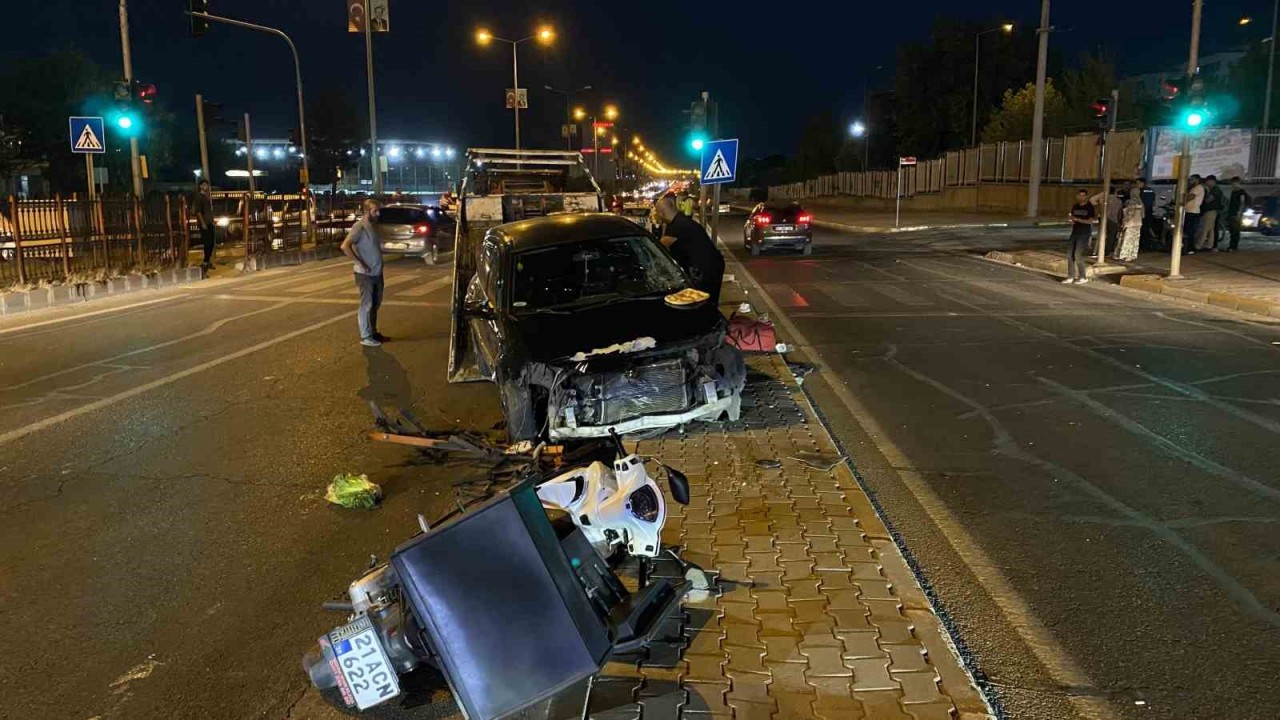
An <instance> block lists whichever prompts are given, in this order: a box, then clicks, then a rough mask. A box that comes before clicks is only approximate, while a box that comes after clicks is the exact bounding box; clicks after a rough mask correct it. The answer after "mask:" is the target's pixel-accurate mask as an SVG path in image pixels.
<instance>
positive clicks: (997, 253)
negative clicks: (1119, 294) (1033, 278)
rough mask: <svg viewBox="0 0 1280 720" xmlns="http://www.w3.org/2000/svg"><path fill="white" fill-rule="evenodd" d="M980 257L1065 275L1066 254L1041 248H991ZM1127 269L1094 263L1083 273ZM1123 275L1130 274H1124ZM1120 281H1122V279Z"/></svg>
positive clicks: (1116, 272)
mask: <svg viewBox="0 0 1280 720" xmlns="http://www.w3.org/2000/svg"><path fill="white" fill-rule="evenodd" d="M982 257H983V259H984V260H988V261H990V262H996V263H1000V264H1001V265H1010V266H1012V267H1020V268H1024V269H1027V270H1036V271H1038V272H1042V273H1047V274H1049V275H1053V276H1055V277H1066V276H1067V257H1066V255H1058V254H1056V253H1050V252H1046V251H1043V250H1018V251H1015V252H1005V251H1004V250H992V251H991V252H989V253H987V254H986V255H983V256H982ZM1128 271H1129V268H1128V267H1126V266H1124V265H1106V266H1103V267H1101V268H1099V267H1097V266H1095V265H1086V266H1085V271H1084V274H1085V277H1087V278H1096V277H1102V276H1105V275H1120V274H1122V273H1127V272H1128ZM1123 277H1130V276H1129V275H1124V276H1123ZM1121 282H1122V283H1123V280H1122V281H1121Z"/></svg>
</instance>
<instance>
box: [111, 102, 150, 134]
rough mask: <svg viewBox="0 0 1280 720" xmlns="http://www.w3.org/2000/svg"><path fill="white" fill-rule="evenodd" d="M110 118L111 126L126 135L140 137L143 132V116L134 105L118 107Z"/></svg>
mask: <svg viewBox="0 0 1280 720" xmlns="http://www.w3.org/2000/svg"><path fill="white" fill-rule="evenodd" d="M109 119H110V121H111V126H112V127H114V128H115V129H116V131H117V132H119V133H120V134H121V135H123V136H125V137H138V136H140V135H141V134H142V129H143V123H142V117H141V116H140V115H139V114H138V113H137V112H136V111H135V110H134V109H133V108H132V107H128V106H123V107H116V108H115V109H114V110H113V111H112V112H111V114H110V117H109Z"/></svg>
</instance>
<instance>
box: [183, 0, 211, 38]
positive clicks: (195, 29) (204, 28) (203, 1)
mask: <svg viewBox="0 0 1280 720" xmlns="http://www.w3.org/2000/svg"><path fill="white" fill-rule="evenodd" d="M187 10H189V11H190V12H193V13H198V12H199V13H204V14H206V15H207V14H209V0H187ZM207 32H209V21H208V20H205V19H204V18H201V17H196V16H195V15H192V16H191V37H200V36H201V35H203V34H205V33H207Z"/></svg>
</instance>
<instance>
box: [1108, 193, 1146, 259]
mask: <svg viewBox="0 0 1280 720" xmlns="http://www.w3.org/2000/svg"><path fill="white" fill-rule="evenodd" d="M1141 189H1142V180H1138V181H1137V182H1136V184H1135V185H1134V186H1133V189H1132V190H1131V191H1130V192H1129V198H1128V199H1127V200H1125V201H1124V211H1123V212H1122V213H1121V216H1120V237H1118V238H1116V251H1115V259H1116V260H1119V261H1120V262H1133V261H1134V260H1137V259H1138V248H1139V246H1140V245H1141V244H1142V225H1143V222H1144V221H1145V219H1146V206H1145V204H1144V203H1143V202H1142V195H1141V193H1140V191H1141Z"/></svg>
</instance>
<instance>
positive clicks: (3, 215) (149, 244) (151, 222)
mask: <svg viewBox="0 0 1280 720" xmlns="http://www.w3.org/2000/svg"><path fill="white" fill-rule="evenodd" d="M189 243H190V233H189V231H188V215H187V206H186V202H185V200H183V199H182V198H177V199H174V198H170V197H169V196H156V197H153V198H148V199H147V200H145V201H140V200H138V199H136V198H121V199H93V200H89V199H79V198H69V199H68V198H62V197H55V198H53V199H51V200H17V199H15V198H13V197H12V196H11V197H9V198H7V199H6V200H5V202H4V204H3V206H2V207H0V289H4V288H7V287H10V286H13V285H32V284H37V283H41V282H46V283H54V282H66V281H69V280H74V281H88V280H93V279H101V278H105V277H108V276H111V275H116V274H123V273H126V272H152V271H155V270H160V269H165V268H169V267H181V266H185V265H186V258H187V249H188V246H189Z"/></svg>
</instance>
